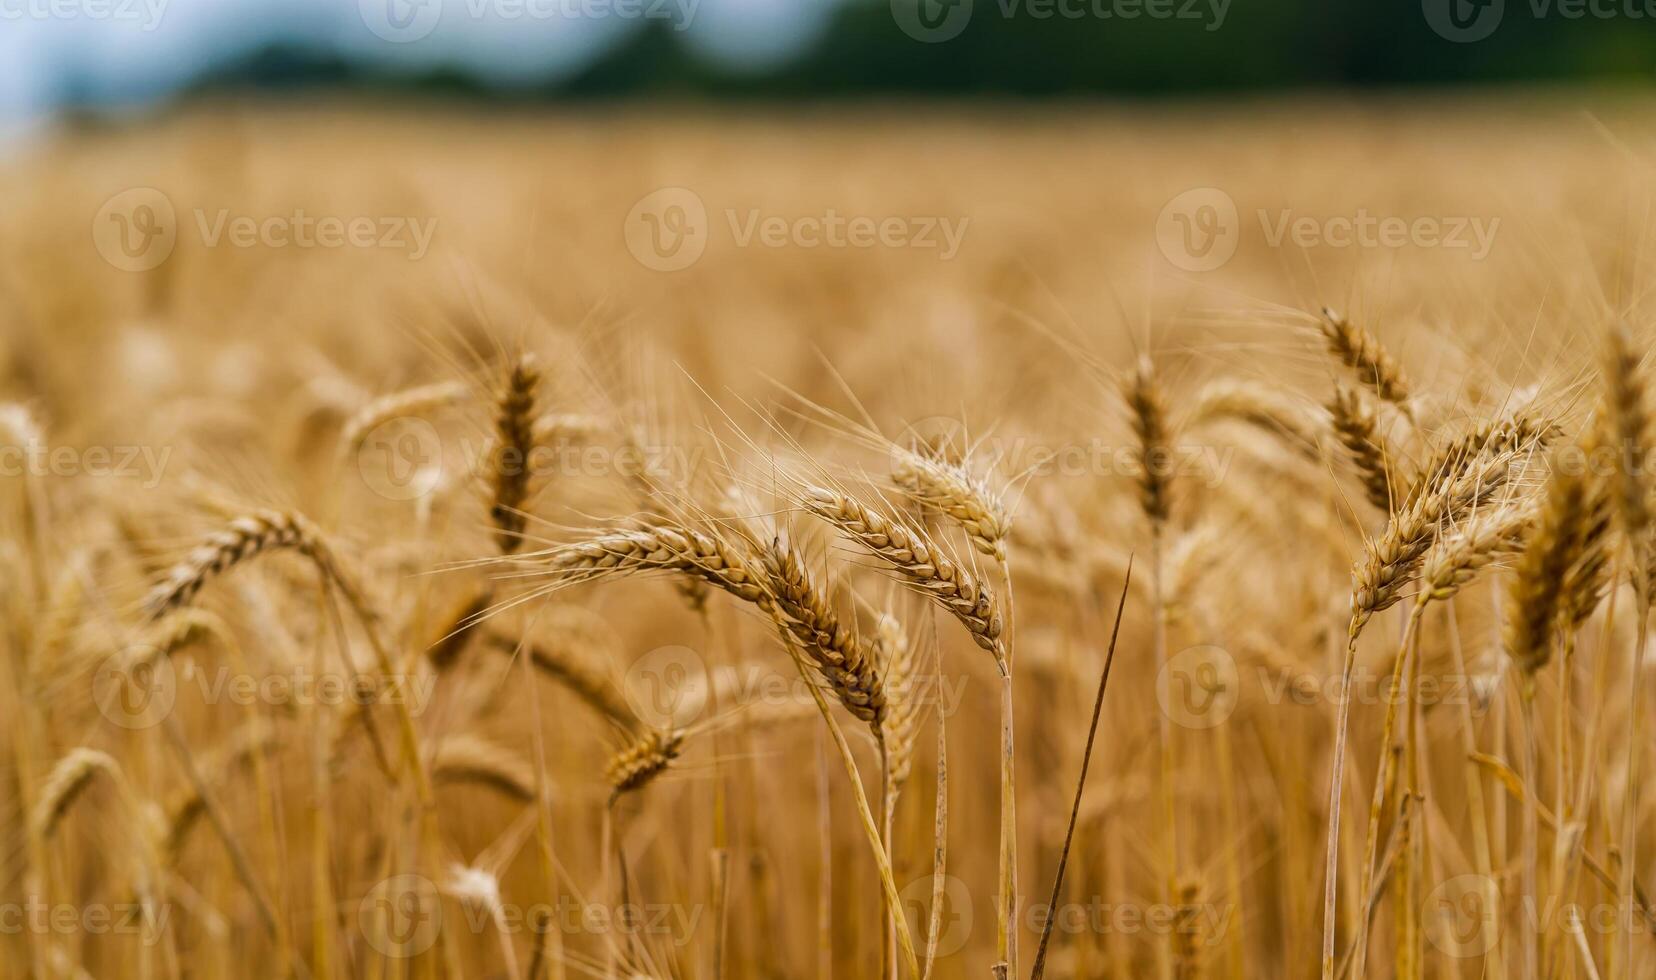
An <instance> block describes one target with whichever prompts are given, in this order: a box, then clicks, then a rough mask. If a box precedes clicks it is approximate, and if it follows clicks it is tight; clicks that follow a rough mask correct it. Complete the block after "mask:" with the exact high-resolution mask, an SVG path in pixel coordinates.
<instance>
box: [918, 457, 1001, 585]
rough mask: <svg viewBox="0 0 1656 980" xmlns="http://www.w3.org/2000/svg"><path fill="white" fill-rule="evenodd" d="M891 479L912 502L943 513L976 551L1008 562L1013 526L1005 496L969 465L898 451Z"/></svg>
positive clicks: (999, 560)
mask: <svg viewBox="0 0 1656 980" xmlns="http://www.w3.org/2000/svg"><path fill="white" fill-rule="evenodd" d="M894 457H895V458H894V461H893V465H892V468H891V478H892V481H893V482H895V483H896V484H897V486H898V488H899V489H901V490H902V491H903V493H904V495H906V496H907V497H908V498H909V499H910V500H913V501H914V502H915V503H917V504H920V505H921V506H922V507H925V508H930V509H932V510H936V511H939V512H941V513H943V514H946V515H948V517H949V518H950V519H951V520H953V521H954V522H955V523H956V524H958V525H959V526H960V529H961V530H962V531H964V532H965V534H966V539H967V540H968V541H970V542H971V543H972V547H974V548H976V549H977V550H978V551H980V552H982V553H983V554H985V555H988V556H989V557H991V558H993V559H995V560H996V561H998V562H1004V561H1005V560H1006V544H1005V538H1006V534H1007V531H1008V530H1009V529H1010V528H1011V526H1012V518H1011V516H1010V515H1009V514H1008V513H1007V510H1006V503H1005V501H1004V500H1002V499H1001V496H1000V495H999V494H997V493H995V492H994V491H993V490H991V489H990V488H989V485H988V484H986V483H985V482H984V481H983V480H981V479H979V478H978V477H977V476H975V475H974V474H973V473H972V471H971V470H969V469H968V468H967V467H966V464H965V463H952V462H945V461H943V460H939V459H935V458H933V457H930V456H926V455H922V454H920V453H915V452H910V451H908V450H906V449H898V450H896V451H895V453H894Z"/></svg>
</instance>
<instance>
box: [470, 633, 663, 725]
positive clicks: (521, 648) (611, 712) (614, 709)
mask: <svg viewBox="0 0 1656 980" xmlns="http://www.w3.org/2000/svg"><path fill="white" fill-rule="evenodd" d="M485 636H486V638H487V641H488V643H489V645H490V646H493V647H494V648H495V649H497V650H500V651H502V652H503V653H506V654H507V655H509V656H515V655H518V654H519V653H522V654H526V655H527V656H528V657H529V662H530V663H531V664H532V665H533V666H534V667H535V669H536V670H539V671H540V672H541V673H543V674H545V675H546V676H548V677H550V678H552V679H553V680H556V681H557V682H559V683H560V684H562V685H563V686H564V687H566V688H568V689H569V691H570V692H571V693H573V694H574V695H575V696H577V697H579V698H580V699H581V700H582V701H584V702H586V704H587V706H588V707H590V708H592V709H593V710H594V711H597V712H598V713H599V714H601V715H603V716H604V717H606V718H608V719H610V720H611V721H613V722H615V723H616V724H618V725H620V726H621V727H623V728H626V729H636V728H637V727H638V718H637V717H636V716H635V715H634V714H633V711H632V709H631V708H630V707H628V705H627V702H626V700H625V699H624V698H622V697H621V695H620V694H619V693H617V692H616V690H615V685H614V684H613V683H612V682H611V681H610V671H609V669H608V667H607V666H606V665H605V664H604V663H603V662H602V661H600V660H598V659H597V658H596V657H594V656H592V655H590V654H588V653H587V652H586V651H584V650H582V649H580V648H579V647H577V646H576V645H575V644H573V643H568V642H565V641H564V640H563V639H562V638H554V639H553V640H551V641H550V642H542V643H536V642H530V641H528V640H526V639H519V638H518V637H515V636H511V635H509V634H507V633H504V632H502V631H500V630H497V629H490V630H488V631H487V632H486V633H485Z"/></svg>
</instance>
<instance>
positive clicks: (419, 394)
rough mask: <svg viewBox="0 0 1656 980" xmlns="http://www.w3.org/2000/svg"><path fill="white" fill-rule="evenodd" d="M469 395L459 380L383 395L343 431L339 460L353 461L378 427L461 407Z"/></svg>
mask: <svg viewBox="0 0 1656 980" xmlns="http://www.w3.org/2000/svg"><path fill="white" fill-rule="evenodd" d="M466 396H467V388H466V385H465V384H464V383H462V382H459V381H439V382H436V383H435V384H428V385H420V386H418V387H415V388H408V389H406V390H403V391H398V392H393V393H391V394H389V395H382V396H381V397H379V398H375V399H374V400H372V401H370V402H368V403H367V404H366V405H364V406H362V407H361V408H359V409H357V411H356V414H354V415H352V416H351V417H350V418H349V419H346V421H345V425H344V426H343V427H342V428H341V429H340V430H339V457H340V459H342V460H344V459H349V458H350V457H351V456H353V455H355V454H356V453H357V452H358V451H360V450H361V449H362V442H363V440H364V439H366V438H367V437H368V433H370V432H372V431H373V430H374V429H375V428H376V427H377V426H380V425H383V424H384V423H386V422H390V421H392V420H393V419H401V418H419V417H421V416H425V415H431V414H433V413H435V412H438V411H441V410H442V409H445V408H449V407H451V406H454V405H458V404H459V403H460V402H462V401H464V400H465V398H466Z"/></svg>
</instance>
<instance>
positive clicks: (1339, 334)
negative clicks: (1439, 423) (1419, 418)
mask: <svg viewBox="0 0 1656 980" xmlns="http://www.w3.org/2000/svg"><path fill="white" fill-rule="evenodd" d="M1320 328H1321V331H1322V337H1323V340H1324V342H1325V343H1327V345H1328V351H1329V353H1331V354H1333V355H1334V357H1335V358H1337V359H1338V360H1339V361H1340V363H1341V364H1344V365H1345V366H1346V367H1348V368H1350V369H1351V370H1352V372H1353V373H1354V374H1356V376H1357V380H1358V382H1359V383H1360V384H1361V385H1362V386H1363V388H1364V389H1365V390H1368V391H1372V392H1374V393H1375V394H1376V395H1379V396H1380V397H1381V398H1383V399H1385V400H1386V401H1388V402H1391V403H1392V404H1394V405H1396V406H1397V407H1398V408H1400V409H1402V410H1403V412H1404V414H1406V415H1407V414H1409V408H1408V402H1409V383H1408V381H1407V380H1405V379H1404V377H1403V369H1402V368H1401V367H1400V366H1398V363H1397V361H1396V360H1395V359H1394V358H1393V357H1392V356H1391V354H1389V353H1388V352H1387V351H1386V348H1385V347H1384V346H1383V345H1382V344H1381V343H1380V339H1379V338H1378V337H1376V336H1374V334H1372V333H1370V332H1369V331H1368V330H1366V329H1365V328H1363V327H1360V326H1358V325H1357V324H1355V323H1352V322H1351V321H1350V320H1348V319H1346V318H1345V317H1343V316H1340V315H1339V314H1338V313H1335V312H1334V311H1333V310H1331V309H1329V308H1327V307H1324V308H1323V311H1322V319H1321V321H1320Z"/></svg>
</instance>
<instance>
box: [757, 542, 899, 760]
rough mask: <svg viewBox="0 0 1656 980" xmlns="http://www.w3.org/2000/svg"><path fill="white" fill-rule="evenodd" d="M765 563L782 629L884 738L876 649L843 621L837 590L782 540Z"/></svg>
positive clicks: (847, 706) (767, 552) (853, 710)
mask: <svg viewBox="0 0 1656 980" xmlns="http://www.w3.org/2000/svg"><path fill="white" fill-rule="evenodd" d="M760 565H761V567H763V568H764V569H765V574H766V584H767V585H768V587H769V591H770V594H771V596H772V597H773V598H774V601H775V603H776V605H777V607H778V608H779V609H780V610H781V612H782V613H784V614H785V618H784V619H782V621H781V625H782V628H784V629H786V630H787V631H788V632H790V633H792V634H793V636H794V638H795V639H796V640H798V641H799V645H800V647H801V649H803V650H804V652H805V654H806V656H807V657H808V658H810V661H811V665H812V666H813V667H815V668H816V670H817V672H818V673H819V674H821V675H822V678H823V680H825V681H827V682H828V687H829V689H831V690H832V691H833V692H834V696H835V697H836V698H838V699H839V702H840V704H842V705H844V706H845V710H847V711H849V712H850V713H851V714H852V715H854V716H856V717H857V718H860V719H862V720H863V721H865V722H867V723H868V725H869V727H870V728H871V729H873V731H874V735H875V737H876V738H879V737H881V725H882V722H883V721H884V720H885V716H886V694H885V687H884V685H883V684H882V682H881V678H880V670H879V667H878V665H877V663H876V661H875V656H874V651H872V650H871V649H869V647H868V646H867V644H865V643H864V642H863V641H862V639H861V638H860V637H859V636H858V635H857V632H856V630H855V629H853V628H852V627H851V625H850V624H849V623H846V622H844V621H842V620H841V619H840V617H839V615H838V613H836V612H835V611H834V606H833V595H832V593H831V592H830V591H829V590H828V589H827V588H826V587H824V586H823V585H822V583H820V582H819V581H817V580H816V578H815V577H814V576H813V575H812V574H811V571H810V569H809V568H807V567H805V563H804V562H803V561H801V560H800V558H799V555H798V554H797V553H796V552H795V551H794V550H793V549H792V548H790V547H789V546H788V545H787V544H786V543H785V542H783V541H782V540H781V539H780V538H777V539H775V540H773V541H772V542H771V545H770V547H769V548H767V549H765V551H764V553H763V555H762V556H761V558H760Z"/></svg>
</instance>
